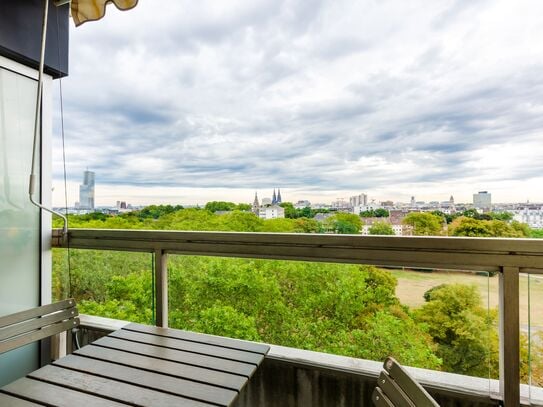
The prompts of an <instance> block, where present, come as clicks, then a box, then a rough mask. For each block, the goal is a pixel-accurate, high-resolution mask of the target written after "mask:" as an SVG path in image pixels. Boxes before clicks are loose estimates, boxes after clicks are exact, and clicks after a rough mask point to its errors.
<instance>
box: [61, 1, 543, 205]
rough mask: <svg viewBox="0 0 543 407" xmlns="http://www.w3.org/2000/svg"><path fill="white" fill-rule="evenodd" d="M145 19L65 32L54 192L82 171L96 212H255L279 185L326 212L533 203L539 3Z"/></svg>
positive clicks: (198, 9)
mask: <svg viewBox="0 0 543 407" xmlns="http://www.w3.org/2000/svg"><path fill="white" fill-rule="evenodd" d="M157 13H159V10H158V9H157V8H156V7H154V6H153V4H152V2H142V3H141V4H140V5H139V6H138V7H136V8H135V9H134V10H131V12H130V13H124V14H123V13H121V12H119V11H118V10H116V9H115V8H110V10H108V18H107V19H105V20H103V21H101V22H100V23H99V24H85V25H83V26H82V27H80V28H77V29H73V28H71V30H72V32H71V33H70V39H71V50H70V53H71V55H70V59H71V61H73V63H71V72H70V76H69V77H67V78H65V79H64V80H63V86H62V88H63V101H64V112H65V115H64V125H65V126H64V128H65V140H66V142H65V144H66V159H67V162H66V166H67V176H68V179H69V181H70V183H71V182H78V180H79V177H80V174H81V172H82V171H83V169H84V168H85V167H87V166H88V167H89V168H93V170H94V171H96V173H97V174H99V175H97V177H99V178H100V188H101V189H100V190H98V189H97V191H96V200H97V202H96V204H97V205H101V204H106V203H109V202H115V201H116V200H117V198H118V197H119V196H122V197H123V199H126V200H127V201H130V202H134V203H138V202H141V203H146V202H153V203H159V202H171V201H172V200H176V202H179V203H182V202H189V203H201V202H203V201H207V200H216V199H219V198H220V197H222V196H228V199H229V200H241V199H243V200H248V201H249V202H250V199H248V198H246V197H247V196H249V197H250V196H252V194H253V192H254V190H255V189H256V188H262V189H271V188H273V186H274V185H282V186H283V188H284V190H285V191H291V192H292V193H291V197H295V198H294V199H296V198H299V199H310V200H323V201H329V200H332V199H334V198H335V197H341V196H348V194H354V193H358V192H361V191H367V192H368V193H370V194H371V195H372V196H374V197H375V198H376V199H381V200H386V199H391V200H402V201H403V200H406V199H408V198H409V197H410V196H411V195H415V196H417V197H421V198H420V199H421V200H445V199H447V198H448V196H449V195H451V194H452V195H454V196H455V198H456V197H457V199H458V200H460V201H464V202H469V200H470V197H471V195H472V194H473V193H476V192H477V191H481V190H489V191H492V193H493V197H494V199H495V201H496V202H523V201H526V200H527V199H529V200H531V201H543V189H542V188H541V185H543V149H541V148H540V145H541V140H542V130H541V129H543V116H542V115H541V109H542V108H543V92H542V91H541V90H542V89H541V87H542V86H543V84H542V83H541V80H540V72H541V68H542V66H541V65H543V43H542V42H541V41H538V38H539V37H541V36H543V26H541V25H540V24H539V16H540V15H541V14H543V3H541V2H534V1H531V2H530V1H524V0H521V1H520V2H517V3H514V4H513V3H511V2H507V1H501V0H498V1H488V0H484V1H480V2H464V3H450V2H439V1H438V2H432V3H431V4H428V3H427V2H423V1H414V2H408V3H406V2H402V1H398V0H396V1H390V2H364V1H362V2H349V1H334V2H332V1H321V2H316V3H312V4H311V5H308V4H306V3H303V2H297V1H294V0H292V1H291V0H285V1H280V2H277V1H262V2H258V3H254V2H249V1H241V0H240V1H236V2H234V4H232V3H228V4H226V3H225V4H222V3H220V2H212V1H202V2H198V3H194V2H186V1H173V0H164V1H163V2H161V10H160V15H158V14H157ZM468 17H469V18H468ZM415 22H416V23H415ZM140 27H146V28H147V29H146V30H141V29H140ZM360 27H364V29H360ZM504 27H507V29H506V30H504ZM97 62H99V63H97ZM53 86H55V87H58V86H59V83H54V84H53ZM53 95H54V98H55V113H54V115H55V117H54V134H55V137H56V138H55V140H54V146H53V147H54V148H53V151H54V157H53V170H54V180H55V185H54V186H55V195H56V194H57V192H56V191H61V190H62V182H61V180H62V178H63V173H62V168H63V164H62V149H61V144H62V143H61V138H60V133H61V132H60V118H59V111H58V110H59V109H58V106H59V96H58V92H57V89H56V88H55V89H54V91H53ZM97 117H99V120H97ZM97 188H98V187H97ZM71 189H72V187H71V186H70V191H71ZM69 195H71V192H69ZM60 196H62V194H61V195H60ZM71 201H73V198H72V199H71ZM59 203H60V204H63V199H62V198H57V197H56V196H55V197H54V204H55V205H58V204H59Z"/></svg>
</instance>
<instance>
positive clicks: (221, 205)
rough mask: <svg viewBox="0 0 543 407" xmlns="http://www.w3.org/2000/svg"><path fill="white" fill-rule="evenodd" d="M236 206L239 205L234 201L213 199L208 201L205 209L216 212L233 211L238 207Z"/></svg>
mask: <svg viewBox="0 0 543 407" xmlns="http://www.w3.org/2000/svg"><path fill="white" fill-rule="evenodd" d="M236 206H237V205H236V204H235V203H234V202H225V201H211V202H208V203H206V206H205V207H204V209H206V210H208V211H209V212H213V213H214V212H217V211H233V210H234V209H236Z"/></svg>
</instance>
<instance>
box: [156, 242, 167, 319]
mask: <svg viewBox="0 0 543 407" xmlns="http://www.w3.org/2000/svg"><path fill="white" fill-rule="evenodd" d="M154 254H155V270H154V273H155V299H156V326H160V327H163V328H167V327H168V255H167V254H166V253H165V252H164V250H162V249H156V250H155V253H154Z"/></svg>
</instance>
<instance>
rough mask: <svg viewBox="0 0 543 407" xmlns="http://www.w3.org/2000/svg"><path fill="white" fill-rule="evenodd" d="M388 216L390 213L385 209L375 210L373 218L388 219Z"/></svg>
mask: <svg viewBox="0 0 543 407" xmlns="http://www.w3.org/2000/svg"><path fill="white" fill-rule="evenodd" d="M389 215H390V213H389V212H388V211H387V210H386V209H383V208H377V209H376V210H375V217H376V218H388V217H389Z"/></svg>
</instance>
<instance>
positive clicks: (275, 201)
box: [272, 188, 277, 205]
mask: <svg viewBox="0 0 543 407" xmlns="http://www.w3.org/2000/svg"><path fill="white" fill-rule="evenodd" d="M275 204H277V196H276V195H275V188H274V189H273V196H272V205H275Z"/></svg>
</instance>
